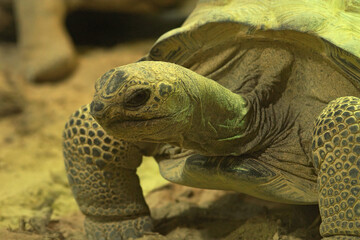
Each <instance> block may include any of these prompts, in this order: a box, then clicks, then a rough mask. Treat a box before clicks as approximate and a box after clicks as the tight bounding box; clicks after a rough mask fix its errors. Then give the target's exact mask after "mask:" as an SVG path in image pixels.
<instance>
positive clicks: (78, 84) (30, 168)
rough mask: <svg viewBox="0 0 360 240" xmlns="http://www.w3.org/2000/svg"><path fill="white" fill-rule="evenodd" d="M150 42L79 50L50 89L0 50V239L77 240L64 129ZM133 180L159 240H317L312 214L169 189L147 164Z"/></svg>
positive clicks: (8, 46)
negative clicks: (109, 74)
mask: <svg viewBox="0 0 360 240" xmlns="http://www.w3.org/2000/svg"><path fill="white" fill-rule="evenodd" d="M154 41H155V38H151V39H148V40H136V41H134V40H133V41H124V42H122V43H119V44H117V45H115V46H111V47H104V46H91V47H78V49H77V50H78V53H79V63H78V68H77V69H76V70H75V72H74V73H73V74H72V75H70V76H69V77H67V78H66V79H64V80H62V81H59V82H57V83H43V84H31V83H27V82H25V81H24V80H23V79H22V77H21V76H20V75H19V74H18V73H17V66H18V60H19V58H18V50H17V48H16V45H15V43H14V42H0V82H1V83H0V89H2V93H3V94H4V95H3V96H5V95H6V96H8V97H9V98H8V99H2V101H1V98H0V133H1V135H0V183H1V187H0V239H9V240H15V239H19V240H37V239H52V240H55V239H62V240H63V239H66V240H70V239H71V240H75V239H84V235H83V226H82V221H83V219H84V217H83V216H82V214H81V213H80V212H79V210H78V208H77V205H76V203H75V201H74V200H73V198H72V195H71V192H70V189H69V187H68V183H67V179H66V176H65V171H64V166H63V159H62V149H61V145H62V142H61V141H62V138H61V135H62V129H63V126H64V123H65V121H66V119H67V118H68V116H69V115H70V114H71V113H72V112H73V111H75V110H76V109H77V108H78V107H80V106H81V105H84V104H87V103H89V102H90V101H91V98H92V95H93V93H94V87H93V86H94V82H95V80H96V79H97V78H98V77H99V76H101V75H102V74H103V73H104V72H106V71H107V70H109V69H110V68H112V67H115V66H119V65H123V64H127V63H131V62H134V61H136V60H138V59H139V58H140V57H142V56H143V55H145V54H146V52H147V51H148V50H149V48H150V47H151V45H152V43H153V42H154ZM1 84H3V86H1ZM139 175H140V178H141V183H142V187H143V190H144V193H145V194H146V200H147V202H148V204H149V206H150V208H151V213H152V216H153V218H154V219H155V230H156V231H157V232H159V233H161V234H162V235H166V239H229V240H230V239H249V240H250V239H258V240H261V239H271V240H279V239H284V240H285V239H294V240H295V239H307V240H308V239H320V238H321V237H320V235H319V233H318V227H319V223H320V220H319V213H318V208H317V206H291V205H284V204H277V203H270V202H266V201H262V200H258V199H255V198H252V197H249V196H246V195H243V194H238V193H233V192H225V191H212V190H200V189H193V188H188V187H183V186H178V185H174V184H168V183H167V182H166V181H165V180H163V179H162V178H161V177H160V174H159V172H158V169H157V166H156V164H155V161H153V160H152V159H151V158H147V159H144V163H143V165H142V166H141V168H140V169H139ZM165 184H166V185H165ZM161 238H162V237H161V236H160V235H148V236H145V237H144V239H161Z"/></svg>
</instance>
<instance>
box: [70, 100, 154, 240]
mask: <svg viewBox="0 0 360 240" xmlns="http://www.w3.org/2000/svg"><path fill="white" fill-rule="evenodd" d="M89 109H90V108H89V106H88V105H86V106H83V107H82V108H80V109H79V110H78V111H76V112H75V113H74V114H73V115H72V116H71V118H70V119H69V121H68V122H67V123H66V126H65V130H64V158H65V167H66V171H67V175H68V180H69V183H70V186H71V188H72V191H73V194H74V196H75V199H76V201H77V203H78V205H79V206H80V209H81V211H82V212H83V213H84V214H85V216H86V219H85V231H86V234H87V237H88V239H90V240H92V239H96V240H100V239H104V240H105V239H107V240H115V239H116V240H117V239H127V238H131V237H133V238H136V237H140V236H141V235H142V234H143V233H144V232H146V231H151V229H152V220H151V218H150V216H149V209H148V206H147V205H146V203H145V201H144V197H143V194H142V190H141V187H140V184H139V179H138V176H137V175H136V168H137V167H138V166H139V165H140V163H141V160H142V154H141V153H140V150H139V148H138V147H136V146H135V145H134V144H131V143H129V142H125V141H122V140H119V139H115V138H113V137H111V136H109V135H107V134H106V132H105V131H104V130H103V129H102V127H101V126H100V125H98V124H97V123H96V121H95V120H94V119H93V118H92V117H91V116H90V114H89Z"/></svg>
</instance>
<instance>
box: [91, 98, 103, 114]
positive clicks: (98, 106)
mask: <svg viewBox="0 0 360 240" xmlns="http://www.w3.org/2000/svg"><path fill="white" fill-rule="evenodd" d="M104 106H105V105H104V104H103V103H102V102H98V101H92V102H91V104H90V112H91V113H95V112H99V111H101V110H103V109H104Z"/></svg>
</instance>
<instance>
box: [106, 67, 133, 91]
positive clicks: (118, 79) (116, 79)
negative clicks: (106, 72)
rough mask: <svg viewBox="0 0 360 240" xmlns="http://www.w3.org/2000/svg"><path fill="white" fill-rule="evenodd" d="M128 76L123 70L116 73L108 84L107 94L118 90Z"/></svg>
mask: <svg viewBox="0 0 360 240" xmlns="http://www.w3.org/2000/svg"><path fill="white" fill-rule="evenodd" d="M127 77H128V76H127V74H126V73H125V72H124V71H121V70H120V71H117V72H116V73H114V74H113V75H112V77H111V79H110V80H109V82H108V84H107V86H106V89H105V92H106V94H107V95H110V94H112V93H114V92H115V91H116V90H118V89H119V88H120V87H121V86H122V85H123V84H124V82H125V81H126V80H127Z"/></svg>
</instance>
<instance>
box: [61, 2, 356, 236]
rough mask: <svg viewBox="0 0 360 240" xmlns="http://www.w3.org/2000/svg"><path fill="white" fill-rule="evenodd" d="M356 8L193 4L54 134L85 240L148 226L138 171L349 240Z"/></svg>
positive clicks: (108, 76)
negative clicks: (262, 206)
mask: <svg viewBox="0 0 360 240" xmlns="http://www.w3.org/2000/svg"><path fill="white" fill-rule="evenodd" d="M359 9H360V3H359V2H358V1H350V0H349V1H325V0H301V1H287V0H277V1H275V0H274V1H270V0H269V1H262V0H258V1H255V0H251V1H247V0H237V1H236V0H233V1H231V0H213V1H211V0H201V1H199V3H198V5H197V7H196V8H195V10H194V11H193V13H192V14H191V15H190V16H189V17H188V19H187V20H186V21H185V23H184V24H183V26H182V27H180V28H178V29H174V30H172V31H170V32H168V33H166V34H164V35H163V36H162V37H160V39H159V40H158V41H157V42H156V43H155V44H154V46H153V47H152V49H151V51H150V52H149V54H148V55H147V56H145V57H144V58H142V59H140V60H139V61H138V62H136V63H132V64H129V65H125V66H120V67H117V68H114V69H111V70H109V71H108V72H107V73H105V74H104V75H103V76H102V77H100V78H99V79H98V80H97V81H96V84H95V90H96V92H95V95H94V99H93V101H92V103H91V104H89V105H86V106H83V107H81V108H80V109H79V110H77V111H76V112H75V113H74V114H73V115H72V116H71V118H70V120H69V121H68V122H67V124H66V127H65V131H64V156H65V165H66V170H67V174H68V179H69V182H70V185H71V187H72V191H73V193H74V196H75V198H76V200H77V203H78V204H79V206H80V209H81V211H82V212H83V213H84V214H85V215H86V220H85V229H86V232H87V236H88V238H89V239H122V238H125V239H126V238H130V237H138V236H141V235H142V234H143V233H144V232H146V231H150V230H151V229H152V220H151V218H150V216H149V209H148V207H147V205H146V203H145V202H144V198H143V195H142V191H141V187H140V185H139V180H138V177H137V175H136V168H137V167H138V166H139V165H140V163H141V159H142V156H143V155H150V156H154V157H155V159H156V160H157V162H158V164H159V166H160V171H161V174H162V176H163V177H164V178H166V179H168V180H169V181H171V182H175V183H179V184H183V185H188V186H193V187H198V188H208V189H224V190H232V191H237V192H241V193H246V194H249V195H252V196H255V197H258V198H262V199H266V200H270V201H276V202H282V203H289V204H319V209H320V215H321V219H322V223H321V227H320V233H321V235H322V236H323V237H324V239H360V128H359V122H360V99H358V98H357V97H360V59H359V57H360V41H359V39H360V12H359Z"/></svg>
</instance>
